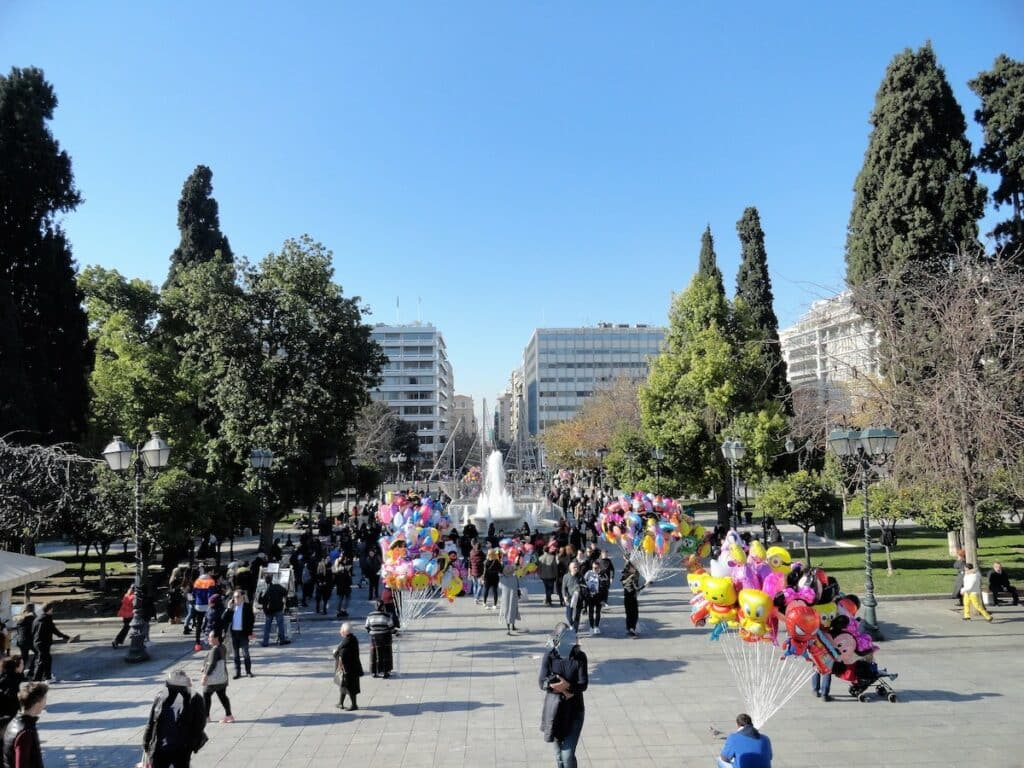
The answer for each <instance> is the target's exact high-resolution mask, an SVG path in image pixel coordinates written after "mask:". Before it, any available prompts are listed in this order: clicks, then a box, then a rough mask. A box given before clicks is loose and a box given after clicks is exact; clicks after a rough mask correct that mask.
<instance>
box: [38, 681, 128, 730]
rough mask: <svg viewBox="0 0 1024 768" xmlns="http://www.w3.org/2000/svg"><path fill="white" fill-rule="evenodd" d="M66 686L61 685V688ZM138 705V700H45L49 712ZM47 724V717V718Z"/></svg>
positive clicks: (86, 712) (83, 711) (81, 711)
mask: <svg viewBox="0 0 1024 768" xmlns="http://www.w3.org/2000/svg"><path fill="white" fill-rule="evenodd" d="M66 687H67V686H65V685H62V686H61V688H66ZM137 706H139V701H138V700H134V701H53V702H47V704H46V711H47V712H48V713H50V714H64V713H71V714H76V715H78V714H86V715H88V714H92V713H94V712H109V711H110V710H113V709H129V708H135V707H137ZM46 722H47V724H49V719H47V721H46Z"/></svg>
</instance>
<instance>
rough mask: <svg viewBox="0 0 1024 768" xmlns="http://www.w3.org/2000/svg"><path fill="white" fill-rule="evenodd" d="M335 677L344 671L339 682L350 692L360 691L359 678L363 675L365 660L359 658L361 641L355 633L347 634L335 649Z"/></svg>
mask: <svg viewBox="0 0 1024 768" xmlns="http://www.w3.org/2000/svg"><path fill="white" fill-rule="evenodd" d="M334 669H335V678H336V679H338V678H337V673H338V672H339V671H340V672H341V673H342V675H341V678H340V680H339V683H340V684H341V687H342V688H346V689H348V692H349V693H359V678H360V677H362V676H363V662H362V661H361V660H360V659H359V641H358V640H356V636H355V635H353V634H348V635H346V636H345V637H344V638H343V639H342V641H341V642H340V643H338V647H337V648H335V649H334Z"/></svg>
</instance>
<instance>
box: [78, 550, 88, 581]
mask: <svg viewBox="0 0 1024 768" xmlns="http://www.w3.org/2000/svg"><path fill="white" fill-rule="evenodd" d="M76 546H77V545H76ZM81 558H82V563H81V567H79V569H78V583H79V584H85V561H86V560H88V559H89V545H88V544H86V545H85V554H84V555H82V556H81Z"/></svg>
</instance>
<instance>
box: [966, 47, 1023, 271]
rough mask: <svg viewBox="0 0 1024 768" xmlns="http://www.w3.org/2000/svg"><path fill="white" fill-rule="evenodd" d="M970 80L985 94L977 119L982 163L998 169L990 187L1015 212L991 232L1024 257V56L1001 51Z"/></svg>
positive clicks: (980, 95)
mask: <svg viewBox="0 0 1024 768" xmlns="http://www.w3.org/2000/svg"><path fill="white" fill-rule="evenodd" d="M968 85H970V87H971V90H972V91H974V92H975V93H976V94H978V98H980V99H981V109H978V110H975V112H974V119H975V120H977V121H978V123H979V125H981V127H982V128H983V129H984V130H985V146H983V147H982V148H981V152H980V153H979V154H978V165H980V166H981V167H982V168H984V169H985V170H986V171H990V172H991V173H998V174H999V186H998V187H996V189H995V191H993V192H992V199H993V200H994V201H995V203H996V207H999V206H1001V205H1006V204H1009V205H1011V206H1012V208H1013V215H1012V216H1011V217H1010V218H1009V219H1007V220H1006V221H1001V222H999V223H998V224H996V226H995V229H994V230H993V231H992V234H993V235H994V236H995V239H996V243H997V244H998V245H1000V246H1002V247H1005V248H1006V249H1007V251H1008V252H1009V253H1011V254H1013V255H1014V256H1015V258H1016V259H1017V260H1018V262H1020V263H1024V62H1021V61H1014V60H1013V59H1011V58H1010V57H1009V56H1007V55H1006V54H1000V55H999V56H998V57H997V58H996V60H995V63H994V64H993V65H992V69H991V70H989V71H988V72H982V73H981V74H979V75H978V76H977V77H976V78H975V79H974V80H971V82H970V83H968Z"/></svg>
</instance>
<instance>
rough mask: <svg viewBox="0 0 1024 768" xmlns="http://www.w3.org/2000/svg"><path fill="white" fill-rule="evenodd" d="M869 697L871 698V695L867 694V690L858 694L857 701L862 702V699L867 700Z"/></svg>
mask: <svg viewBox="0 0 1024 768" xmlns="http://www.w3.org/2000/svg"><path fill="white" fill-rule="evenodd" d="M869 698H871V697H870V695H869V694H868V692H867V691H864V693H862V694H860V695H859V696H858V697H857V701H860V702H864V701H867V700H868V699H869Z"/></svg>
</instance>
